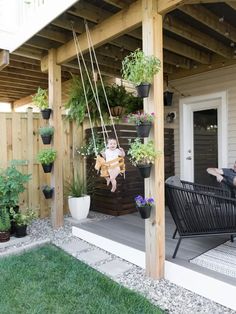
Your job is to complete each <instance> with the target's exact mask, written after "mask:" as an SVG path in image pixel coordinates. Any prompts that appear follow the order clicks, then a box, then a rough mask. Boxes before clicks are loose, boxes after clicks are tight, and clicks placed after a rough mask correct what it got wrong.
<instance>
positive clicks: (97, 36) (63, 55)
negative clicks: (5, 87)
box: [41, 0, 142, 72]
mask: <svg viewBox="0 0 236 314" xmlns="http://www.w3.org/2000/svg"><path fill="white" fill-rule="evenodd" d="M141 12H142V11H141V0H139V1H136V2H135V3H133V4H132V5H130V6H129V7H128V8H125V9H123V10H122V11H120V12H118V13H116V14H114V15H112V16H111V17H109V18H107V19H106V20H104V21H103V22H101V23H100V24H98V25H96V26H95V27H94V28H93V29H92V30H91V32H90V33H91V38H92V40H93V45H94V47H98V46H101V45H102V44H104V43H106V42H108V41H110V40H112V39H113V38H115V37H119V36H121V35H122V34H124V33H126V32H129V31H130V30H132V29H134V28H136V27H137V26H139V25H140V24H141V19H142V17H141ZM78 40H79V43H80V46H81V50H82V52H85V51H87V50H88V42H87V36H86V34H85V33H84V34H82V35H80V36H79V37H78ZM75 57H76V49H75V44H74V41H73V40H70V41H69V42H68V43H66V44H65V45H62V46H61V47H59V48H58V49H57V64H62V63H65V62H68V61H70V60H72V59H73V58H75ZM41 68H42V71H43V72H45V71H47V68H48V62H47V57H45V58H43V59H42V62H41Z"/></svg>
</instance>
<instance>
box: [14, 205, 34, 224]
mask: <svg viewBox="0 0 236 314" xmlns="http://www.w3.org/2000/svg"><path fill="white" fill-rule="evenodd" d="M10 214H11V215H12V218H13V221H14V222H15V224H16V225H17V226H25V225H29V224H30V223H31V222H32V221H33V220H34V219H35V218H37V215H36V213H35V211H33V210H32V209H29V208H27V210H26V211H24V212H23V211H18V212H15V211H14V209H13V208H11V209H10Z"/></svg>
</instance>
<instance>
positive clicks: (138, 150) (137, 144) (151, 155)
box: [128, 138, 161, 166]
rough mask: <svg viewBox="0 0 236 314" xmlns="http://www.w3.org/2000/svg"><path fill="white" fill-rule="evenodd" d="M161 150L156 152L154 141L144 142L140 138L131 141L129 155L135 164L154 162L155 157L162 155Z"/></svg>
mask: <svg viewBox="0 0 236 314" xmlns="http://www.w3.org/2000/svg"><path fill="white" fill-rule="evenodd" d="M160 154H161V153H160V152H155V148H154V144H153V141H151V140H149V141H148V142H147V143H142V142H141V140H140V139H139V138H136V139H135V140H134V141H133V142H130V148H129V150H128V155H129V156H130V161H131V163H132V164H133V165H134V166H138V165H149V164H154V162H155V158H156V157H157V156H158V155H160Z"/></svg>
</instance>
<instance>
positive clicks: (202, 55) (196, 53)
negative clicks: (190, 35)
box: [164, 36, 211, 64]
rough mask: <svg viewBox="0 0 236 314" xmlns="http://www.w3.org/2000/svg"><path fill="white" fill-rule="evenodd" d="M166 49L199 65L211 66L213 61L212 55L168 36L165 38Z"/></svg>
mask: <svg viewBox="0 0 236 314" xmlns="http://www.w3.org/2000/svg"><path fill="white" fill-rule="evenodd" d="M164 48H165V49H167V50H169V51H172V52H174V53H176V54H179V55H181V56H184V57H186V58H189V59H191V60H194V61H197V62H199V63H203V64H209V63H210V60H211V58H210V54H208V53H206V52H203V51H200V50H198V49H196V48H193V47H191V46H189V45H187V44H184V43H181V42H180V41H178V40H176V39H173V38H170V37H166V36H165V37H164Z"/></svg>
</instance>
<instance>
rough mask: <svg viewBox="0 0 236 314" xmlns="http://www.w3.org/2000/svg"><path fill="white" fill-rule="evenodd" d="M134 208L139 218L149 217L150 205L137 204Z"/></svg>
mask: <svg viewBox="0 0 236 314" xmlns="http://www.w3.org/2000/svg"><path fill="white" fill-rule="evenodd" d="M136 208H137V210H138V211H139V213H140V216H141V218H143V219H147V218H150V214H151V209H152V206H150V205H145V206H142V207H138V206H137V207H136Z"/></svg>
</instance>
